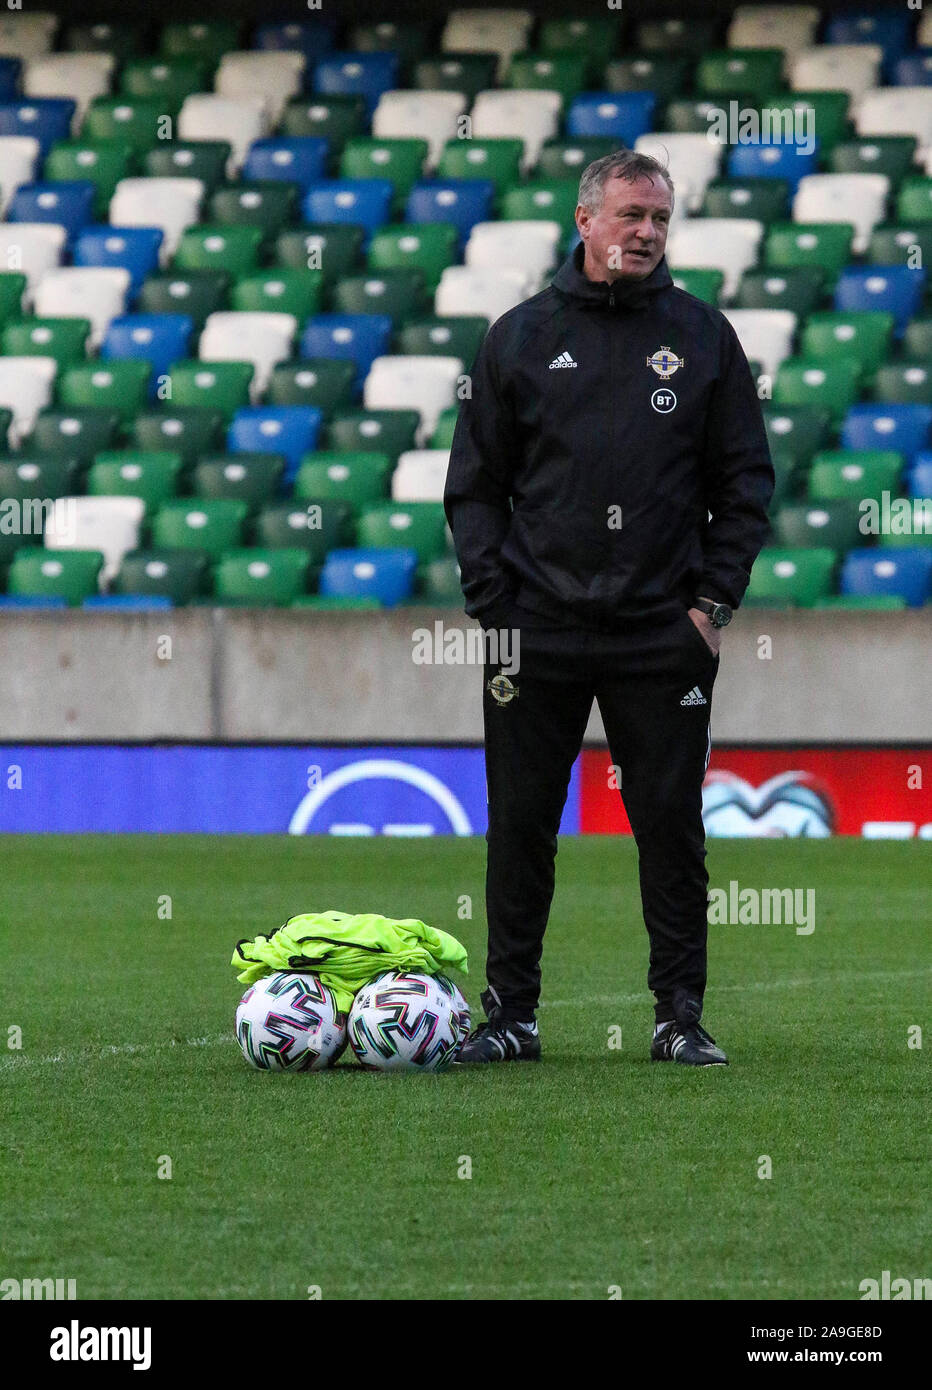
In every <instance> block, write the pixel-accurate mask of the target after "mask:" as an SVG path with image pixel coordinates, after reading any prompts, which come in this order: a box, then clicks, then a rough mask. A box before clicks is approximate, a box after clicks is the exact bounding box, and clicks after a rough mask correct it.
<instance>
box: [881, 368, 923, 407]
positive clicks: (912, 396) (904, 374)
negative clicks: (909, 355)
mask: <svg viewBox="0 0 932 1390" xmlns="http://www.w3.org/2000/svg"><path fill="white" fill-rule="evenodd" d="M871 394H872V396H873V398H874V400H875V401H886V402H887V403H888V404H890V405H932V363H930V362H928V361H926V362H908V361H907V362H885V363H884V364H883V366H882V367H878V369H877V374H876V376H875V377H874V381H873V386H872V388H871Z"/></svg>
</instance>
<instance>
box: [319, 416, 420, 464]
mask: <svg viewBox="0 0 932 1390" xmlns="http://www.w3.org/2000/svg"><path fill="white" fill-rule="evenodd" d="M420 423H421V414H420V411H418V410H395V409H389V410H358V409H353V410H336V411H334V414H333V418H332V419H331V421H330V423H329V426H328V429H327V443H328V445H329V447H330V448H331V449H340V450H344V451H346V452H351V453H352V452H357V451H359V450H362V451H363V452H365V451H367V450H370V449H377V450H378V451H379V452H381V453H386V454H388V455H389V457H390V458H391V460H392V463H393V464H394V463H396V462H397V461H398V459H399V457H400V456H401V455H402V454H403V453H404V451H405V450H406V449H413V448H414V447H415V436H416V434H417V432H418V429H419V427H420Z"/></svg>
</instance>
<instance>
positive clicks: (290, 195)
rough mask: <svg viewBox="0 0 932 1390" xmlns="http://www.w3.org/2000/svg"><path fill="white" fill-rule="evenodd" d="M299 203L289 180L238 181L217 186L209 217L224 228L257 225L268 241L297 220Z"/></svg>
mask: <svg viewBox="0 0 932 1390" xmlns="http://www.w3.org/2000/svg"><path fill="white" fill-rule="evenodd" d="M297 206H298V196H297V189H296V188H295V187H294V185H292V184H290V183H265V184H261V185H259V184H247V183H239V184H237V185H236V186H235V187H228V188H218V189H217V191H216V192H215V193H214V195H213V197H212V198H211V200H210V212H209V217H210V221H211V222H212V223H214V224H215V225H217V226H221V227H225V226H229V227H258V228H259V229H260V231H261V232H262V238H263V242H264V243H266V244H268V243H269V242H271V241H272V240H273V239H274V238H275V237H276V236H277V235H278V234H279V232H281V231H282V229H283V228H284V227H285V226H287V224H288V223H290V222H293V221H294V217H295V213H296V211H297Z"/></svg>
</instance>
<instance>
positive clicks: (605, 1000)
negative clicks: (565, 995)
mask: <svg viewBox="0 0 932 1390" xmlns="http://www.w3.org/2000/svg"><path fill="white" fill-rule="evenodd" d="M930 971H932V966H924V967H921V968H919V969H913V970H869V971H867V970H865V971H848V972H845V973H842V974H840V975H806V976H804V977H803V978H801V979H798V980H751V981H750V982H749V983H748V984H745V985H712V986H711V987H710V988H709V990H708V994H709V995H710V996H715V995H717V994H750V993H753V992H754V991H757V990H768V991H769V990H773V989H800V988H806V987H808V986H810V985H813V986H815V985H830V984H833V983H835V982H836V981H838V980H912V979H915V978H916V976H917V975H928V974H929V973H930ZM653 997H654V996H653V995H652V994H651V993H650V991H649V990H646V989H645V990H641V991H640V993H638V994H589V995H584V996H582V997H580V998H578V999H546V1000H543V1001H542V1002H541V1008H542V1009H568V1008H572V1007H573V1006H574V1005H586V1006H589V1005H592V1004H597V1005H599V1004H639V1003H641V1001H642V1000H644V999H653Z"/></svg>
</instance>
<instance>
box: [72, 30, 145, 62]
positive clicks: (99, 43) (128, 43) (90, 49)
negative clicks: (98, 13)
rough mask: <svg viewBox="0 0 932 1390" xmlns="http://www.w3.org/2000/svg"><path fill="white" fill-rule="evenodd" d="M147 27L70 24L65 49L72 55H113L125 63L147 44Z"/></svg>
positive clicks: (118, 60)
mask: <svg viewBox="0 0 932 1390" xmlns="http://www.w3.org/2000/svg"><path fill="white" fill-rule="evenodd" d="M145 29H146V25H144V24H138V23H136V22H133V23H124V22H122V21H121V22H120V23H107V24H96V23H95V24H69V26H68V32H67V34H66V35H65V43H64V47H65V48H66V49H68V50H69V51H70V52H71V53H112V54H113V56H114V58H116V60H117V62H118V63H125V62H127V61H128V60H129V59H130V58H132V57H133V56H134V55H135V54H137V53H138V52H139V50H140V48H141V47H142V46H143V44H144V43H145Z"/></svg>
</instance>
